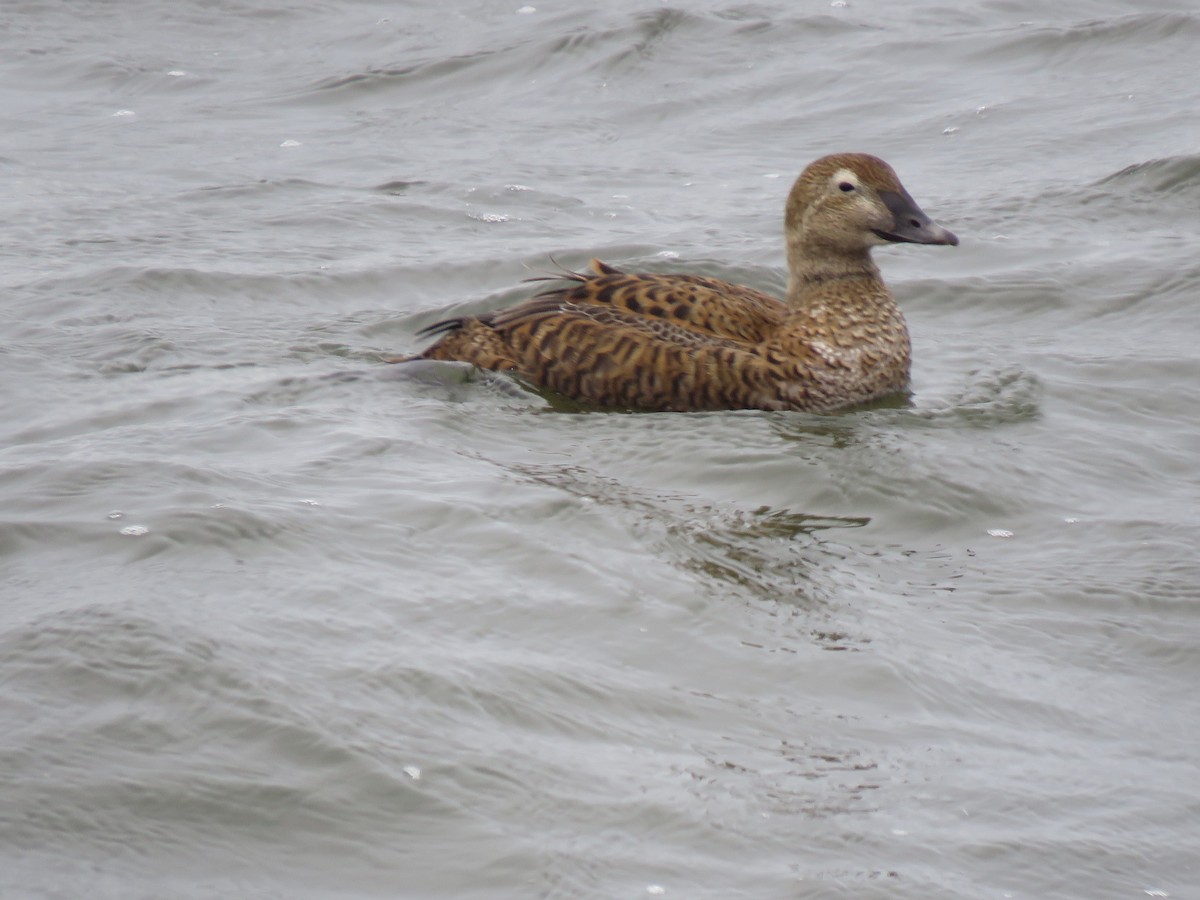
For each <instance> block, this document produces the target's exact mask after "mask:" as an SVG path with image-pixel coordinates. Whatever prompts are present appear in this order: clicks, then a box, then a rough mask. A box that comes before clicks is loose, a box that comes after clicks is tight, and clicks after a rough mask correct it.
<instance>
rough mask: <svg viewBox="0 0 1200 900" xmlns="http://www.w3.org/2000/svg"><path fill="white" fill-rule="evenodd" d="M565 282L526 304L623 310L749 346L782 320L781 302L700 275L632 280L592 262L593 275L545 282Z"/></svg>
mask: <svg viewBox="0 0 1200 900" xmlns="http://www.w3.org/2000/svg"><path fill="white" fill-rule="evenodd" d="M531 280H535V281H536V280H545V281H552V280H553V281H558V280H561V281H565V282H567V283H566V284H564V285H562V286H561V287H556V288H551V289H550V290H547V291H543V292H542V293H540V294H538V295H537V296H536V297H535V298H533V300H532V301H530V302H539V301H542V300H550V299H556V300H558V301H559V302H560V303H563V304H586V305H590V306H597V307H601V308H611V309H617V310H622V311H624V312H626V313H628V314H629V315H631V316H633V317H641V318H645V319H647V320H650V321H665V322H669V323H671V324H673V325H676V326H678V327H679V328H681V329H683V330H685V331H692V332H696V333H699V334H702V335H706V336H709V337H715V338H727V339H729V340H734V341H740V342H742V343H747V344H758V343H762V342H763V341H765V340H766V339H767V338H768V336H769V335H770V334H771V332H772V331H773V330H774V329H775V328H776V327H777V326H778V325H779V323H780V322H781V321H782V320H783V317H784V314H785V313H786V311H787V310H786V307H785V306H784V304H783V302H782V301H781V300H778V299H776V298H775V297H772V296H770V295H769V294H764V293H763V292H762V291H756V290H755V289H754V288H749V287H746V286H744V285H740V284H733V283H732V282H728V281H722V280H721V279H718V278H706V277H704V276H701V275H657V274H654V275H646V274H642V275H635V274H629V273H626V272H622V271H621V270H619V269H617V268H615V267H613V266H610V265H607V264H606V263H603V262H601V261H600V260H598V259H593V260H592V261H591V272H564V273H562V274H560V275H553V276H549V277H546V278H544V279H531Z"/></svg>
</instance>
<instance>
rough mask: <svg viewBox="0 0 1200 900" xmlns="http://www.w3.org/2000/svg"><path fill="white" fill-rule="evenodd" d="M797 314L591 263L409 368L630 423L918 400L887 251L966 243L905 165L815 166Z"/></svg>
mask: <svg viewBox="0 0 1200 900" xmlns="http://www.w3.org/2000/svg"><path fill="white" fill-rule="evenodd" d="M784 239H785V244H786V250H787V271H788V279H787V295H786V297H785V298H784V299H783V300H780V299H779V298H777V297H773V296H771V295H769V294H766V293H764V292H762V291H759V290H756V289H754V288H751V287H747V286H744V285H740V284H734V283H731V282H728V281H723V280H721V279H717V278H711V277H706V276H702V275H691V274H661V273H649V274H636V273H628V272H625V271H622V270H620V269H618V268H616V267H615V266H612V265H609V264H606V263H604V262H601V261H600V260H595V259H594V260H592V261H591V263H590V267H589V271H586V272H571V271H566V272H564V273H563V274H562V275H556V276H551V277H550V278H542V279H536V278H535V279H531V280H551V279H553V280H560V281H562V282H564V283H563V284H559V285H558V286H555V287H551V288H549V289H546V290H542V291H540V292H539V293H537V294H535V295H534V296H532V297H530V298H529V299H527V300H525V301H523V302H520V303H518V304H516V305H515V306H512V307H509V308H506V309H499V310H495V311H492V312H487V313H483V314H481V315H469V316H460V317H455V318H450V319H444V320H442V321H439V322H436V323H434V324H432V325H430V326H428V327H427V328H425V329H423V330H422V331H421V332H420V335H421V336H427V337H436V338H437V340H436V341H435V342H434V343H433V344H432V345H431V346H429V347H428V348H427V349H425V350H424V351H423V352H421V353H419V354H417V355H416V356H408V357H401V358H400V359H398V360H393V361H406V360H415V359H423V360H456V361H461V362H467V363H472V364H474V365H475V366H478V367H479V368H481V369H488V370H492V371H498V372H508V373H512V374H513V375H515V376H516V377H517V378H518V379H519V380H521V381H524V382H526V383H528V384H530V385H532V386H534V387H536V388H538V389H541V390H543V391H550V392H554V393H556V394H559V395H561V396H564V397H566V398H569V399H570V400H573V401H575V402H577V403H579V404H583V405H586V406H591V407H598V408H603V409H623V410H631V411H638V410H641V411H664V412H667V411H674V412H694V411H704V410H726V409H761V410H798V411H802V412H810V413H832V412H838V411H842V410H846V409H848V408H851V407H856V406H862V405H863V404H867V403H870V402H872V401H876V400H880V399H882V398H886V397H888V396H890V395H897V394H904V393H905V392H907V390H908V386H909V372H910V368H911V357H912V347H911V341H910V338H909V333H908V327H907V325H906V323H905V320H904V315H903V313H902V312H901V310H900V307H899V306H898V305H897V303H896V298H895V296H894V295H893V294H892V292H891V290H889V288H888V286H887V284H886V283H885V282H884V280H883V277H882V275H881V273H880V271H879V268H878V266H877V265H876V264H875V262H874V260H873V259H872V258H871V250H872V249H873V248H874V247H878V246H883V245H887V244H930V245H948V246H955V245H957V244H958V238H957V237H956V236H955V235H954V234H953V233H952V232H950V231H948V230H947V229H945V228H943V227H942V226H940V225H938V224H936V223H935V222H934V221H932V220H931V219H930V218H929V216H927V215H926V214H925V213H924V212H923V211H922V210H921V208H920V207H919V206H918V205H917V202H916V201H915V200H914V199H913V198H912V196H911V195H910V194H909V193H908V191H907V190H906V189H905V188H904V186H903V185H902V184H901V182H900V179H899V178H898V177H897V175H896V173H895V171H894V170H893V169H892V167H891V166H890V165H888V164H887V163H886V162H884V161H883V160H882V159H879V158H878V157H876V156H872V155H870V154H866V153H835V154H831V155H828V156H823V157H821V158H820V159H818V160H816V161H815V162H812V163H811V164H809V165H808V166H807V167H806V168H805V169H804V171H803V172H801V174H800V176H799V177H798V178H797V179H796V181H795V183H794V185H793V186H792V188H791V191H790V192H789V194H788V197H787V203H786V206H785V209H784Z"/></svg>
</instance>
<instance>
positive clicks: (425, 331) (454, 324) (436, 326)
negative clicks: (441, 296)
mask: <svg viewBox="0 0 1200 900" xmlns="http://www.w3.org/2000/svg"><path fill="white" fill-rule="evenodd" d="M466 322H467V317H466V316H458V317H457V318H454V319H442V321H440V322H434V323H433V324H432V325H426V326H425V327H424V328H422V329H421V330H420V331H418V332H417V337H433V336H434V335H435V334H449V333H450V332H451V331H458V329H460V328H462V327H463V325H465V324H466Z"/></svg>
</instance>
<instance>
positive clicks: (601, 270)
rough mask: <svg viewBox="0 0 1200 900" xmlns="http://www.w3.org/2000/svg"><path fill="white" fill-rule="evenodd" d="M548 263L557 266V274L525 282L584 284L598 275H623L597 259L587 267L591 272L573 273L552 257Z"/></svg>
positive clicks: (553, 273) (540, 276)
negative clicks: (575, 282)
mask: <svg viewBox="0 0 1200 900" xmlns="http://www.w3.org/2000/svg"><path fill="white" fill-rule="evenodd" d="M550 262H552V263H554V265H556V266H558V271H557V272H547V273H546V274H544V275H535V276H533V277H532V278H526V279H524V280H525V281H578V282H584V281H589V280H591V279H592V278H595V277H596V276H598V275H624V274H625V273H624V272H622V271H621V270H620V269H618V268H616V267H615V266H610V265H609V264H608V263H604V262H601V261H600V260H598V259H593V260H592V261H591V262H590V263H589V264H588V265H589V266H590V267H591V270H592V271H591V272H574V271H572V270H571V269H568V268H567V267H566V266H563V265H561V264H560V263H559V261H558V260H557V259H555V258H554V257H553V256H551V257H550Z"/></svg>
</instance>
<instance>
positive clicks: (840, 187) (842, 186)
mask: <svg viewBox="0 0 1200 900" xmlns="http://www.w3.org/2000/svg"><path fill="white" fill-rule="evenodd" d="M838 190H840V191H845V192H846V193H847V194H848V193H850V192H851V191H852V190H854V185H852V184H851V183H850V182H848V181H843V182H842V183H841V184H839V185H838Z"/></svg>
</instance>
